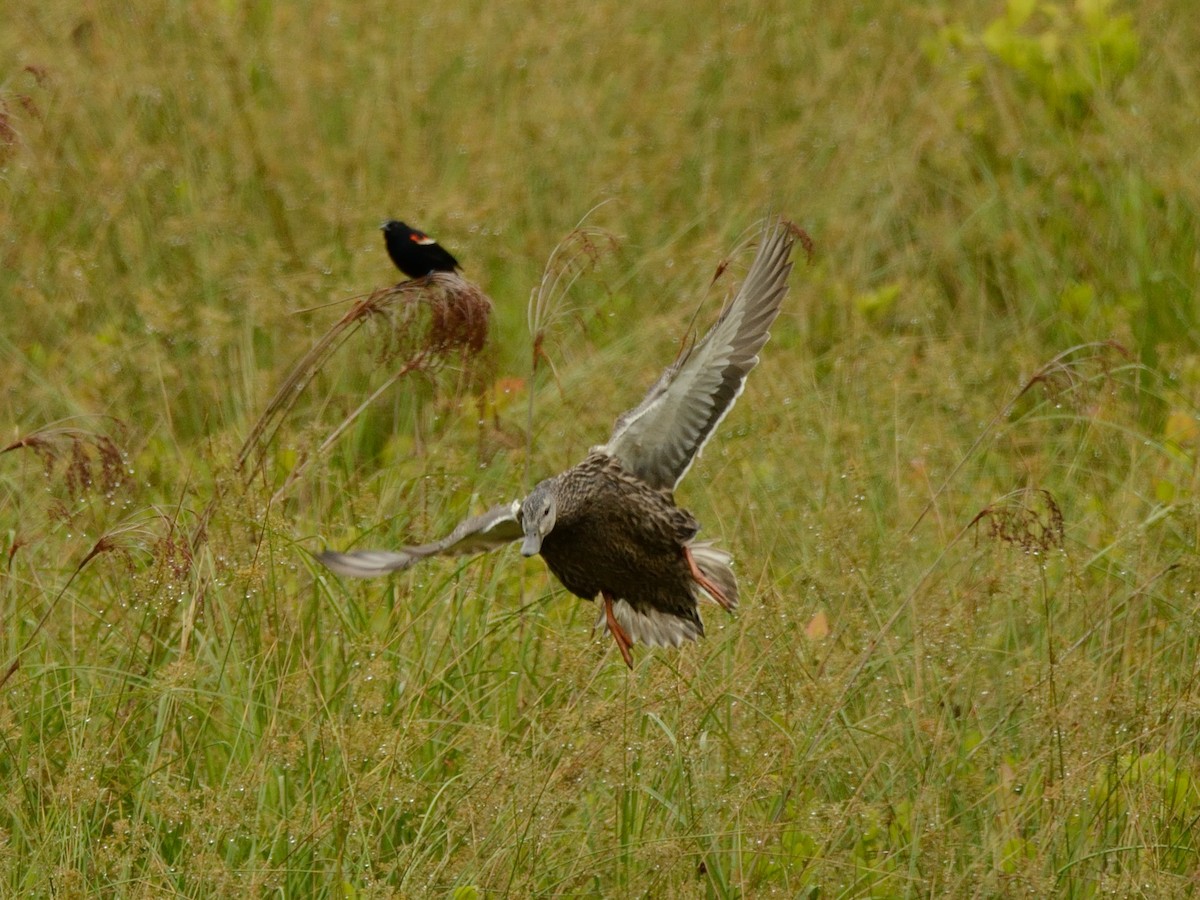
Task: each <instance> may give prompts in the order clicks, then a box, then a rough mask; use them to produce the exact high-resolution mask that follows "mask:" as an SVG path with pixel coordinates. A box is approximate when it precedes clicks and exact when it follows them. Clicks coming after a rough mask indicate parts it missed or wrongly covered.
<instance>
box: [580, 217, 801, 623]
mask: <svg viewBox="0 0 1200 900" xmlns="http://www.w3.org/2000/svg"><path fill="white" fill-rule="evenodd" d="M795 240H796V238H795V235H794V234H793V232H792V227H791V225H789V224H788V223H787V222H784V221H782V220H776V221H775V222H773V223H768V224H767V225H766V226H765V227H764V229H763V238H762V241H761V243H760V244H759V248H758V253H757V255H756V256H755V258H754V262H753V264H752V265H751V266H750V271H749V273H748V274H747V275H746V280H745V281H744V282H743V283H742V286H741V288H740V289H739V290H738V292H737V295H736V296H735V297H734V298H733V300H732V302H730V303H729V305H728V306H727V307H725V309H724V311H723V312H722V313H721V316H720V318H718V319H717V321H716V324H714V325H713V327H712V328H711V329H710V330H709V332H708V334H706V335H705V336H704V337H703V338H702V339H701V340H700V341H699V342H698V343H697V344H696V345H695V346H693V347H692V348H690V349H689V350H688V351H687V352H686V353H684V355H683V356H682V357H681V358H680V359H678V360H677V361H676V362H675V363H674V364H672V365H671V366H670V367H669V368H668V369H667V370H666V371H665V372H663V374H662V376H661V377H660V378H659V379H658V381H657V382H655V384H654V386H653V387H652V388H650V391H649V393H647V394H646V397H645V399H644V400H642V402H641V403H640V404H639V405H638V406H637V407H636V408H634V409H632V410H630V411H629V412H627V413H625V414H624V415H622V416H621V417H620V418H619V419H617V422H616V425H615V427H614V428H613V433H612V436H611V437H610V438H609V439H608V443H607V444H604V445H602V446H600V447H597V448H595V449H597V450H599V451H601V452H604V453H608V454H609V455H611V456H614V457H616V458H617V459H618V460H620V461H621V464H622V465H623V466H624V467H625V468H626V469H628V470H629V471H630V472H632V473H633V474H635V475H637V476H638V477H639V478H641V479H642V480H643V481H645V482H647V483H648V484H650V485H651V486H653V487H656V488H668V489H674V488H675V486H676V485H677V484H678V483H679V481H680V479H681V478H683V476H684V475H685V474H686V473H687V470H688V469H689V468H690V467H691V465H692V462H693V460H695V458H696V457H697V456H698V455H699V454H700V451H701V450H702V449H703V448H704V445H705V444H706V443H707V442H708V439H709V437H711V436H712V433H713V431H714V430H715V429H716V427H717V425H719V424H720V422H721V420H722V419H723V418H725V415H726V414H727V413H728V412H729V410H730V409H731V408H732V407H733V404H734V402H735V401H736V400H737V398H738V396H739V395H740V394H741V392H742V387H743V385H744V384H745V381H746V375H747V374H748V373H749V372H750V370H751V369H753V368H754V366H755V364H756V363H757V362H758V351H759V350H761V349H762V346H763V344H765V343H766V341H767V338H768V337H769V336H770V333H769V332H770V328H771V324H772V323H773V322H774V321H775V317H776V316H777V315H778V314H779V306H780V304H781V303H782V302H783V298H784V296H786V294H787V281H788V274H789V273H790V272H791V269H792V264H791V262H790V256H791V250H792V245H793V244H794V243H795ZM622 624H624V623H622Z"/></svg>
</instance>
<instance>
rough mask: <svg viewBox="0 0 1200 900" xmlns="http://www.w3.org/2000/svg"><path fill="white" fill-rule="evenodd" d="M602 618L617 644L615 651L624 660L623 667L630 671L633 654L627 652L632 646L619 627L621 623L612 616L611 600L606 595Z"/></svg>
mask: <svg viewBox="0 0 1200 900" xmlns="http://www.w3.org/2000/svg"><path fill="white" fill-rule="evenodd" d="M604 617H605V620H606V621H607V622H608V632H609V634H611V635H612V636H613V640H614V641H616V642H617V649H618V650H620V651H621V658H622V659H624V660H625V665H627V666H629V668H631V669H632V668H633V654H631V653H630V652H629V648H630V647H632V646H633V641H631V640H630V639H629V635H627V634H626V633H625V629H624V628H622V627H621V623H620V622H618V621H617V617H616V616H615V615H613V598H612V596H611V595H609V594H607V593H606V594H605V595H604Z"/></svg>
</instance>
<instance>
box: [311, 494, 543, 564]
mask: <svg viewBox="0 0 1200 900" xmlns="http://www.w3.org/2000/svg"><path fill="white" fill-rule="evenodd" d="M520 512H521V502H520V501H519V500H514V501H513V502H512V503H506V504H502V505H500V506H494V507H492V508H491V509H489V510H488V511H487V512H485V513H483V514H482V515H478V516H473V517H472V518H470V519H464V520H463V521H462V522H460V523H459V524H458V526H457V527H456V528H455V529H454V530H453V531H451V532H450V533H449V534H448V535H446V536H445V537H444V538H442V539H441V540H440V541H434V542H433V543H430V544H421V545H420V546H417V547H402V548H401V549H399V550H359V551H357V552H355V553H333V552H331V551H329V550H326V551H325V552H324V553H318V554H317V559H318V560H320V562H321V563H322V564H323V565H324V566H326V567H327V568H329V569H331V570H332V571H334V572H337V573H338V574H339V575H349V576H350V577H352V578H372V577H374V576H376V575H386V574H387V573H388V572H398V571H400V570H401V569H407V568H408V567H409V566H411V565H412V564H413V563H415V562H416V561H417V560H420V559H424V558H425V557H427V556H462V555H464V554H467V553H483V552H485V551H487V550H494V549H496V548H497V547H501V546H503V545H504V544H508V543H511V542H512V541H515V540H516V539H517V538H519V537H522V536H523V534H524V532H523V531H522V529H521V522H520Z"/></svg>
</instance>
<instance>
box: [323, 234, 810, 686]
mask: <svg viewBox="0 0 1200 900" xmlns="http://www.w3.org/2000/svg"><path fill="white" fill-rule="evenodd" d="M795 241H796V231H795V229H794V227H793V226H792V225H790V224H789V223H787V222H784V221H781V220H780V221H774V222H768V223H767V224H766V226H765V227H764V229H763V238H762V241H761V243H760V245H759V248H758V253H757V255H756V256H755V258H754V263H753V264H752V265H751V266H750V272H749V274H747V276H746V280H745V281H744V282H743V283H742V286H741V288H740V289H739V290H738V292H737V295H736V296H735V297H734V298H733V301H732V302H731V303H730V304H729V305H728V306H727V307H726V308H725V309H724V311H723V312H722V313H721V316H720V318H718V319H717V321H716V324H714V325H713V327H712V328H711V329H710V330H709V332H708V334H706V335H705V336H704V338H703V339H702V340H700V341H699V342H698V343H697V344H695V345H694V346H692V347H691V348H690V349H689V350H688V351H687V352H685V353H683V354H682V355H681V356H680V357H679V359H677V360H676V361H675V362H674V363H673V364H671V365H670V366H669V367H668V368H667V370H666V371H665V372H663V374H662V377H661V378H659V379H658V381H657V382H656V383H655V385H654V387H652V388H650V392H649V393H648V394H647V395H646V398H645V399H644V400H643V401H642V402H641V404H640V405H639V406H638V407H637V408H635V409H632V410H630V411H629V412H627V413H625V414H624V415H623V416H621V417H620V418H619V419H617V424H616V426H615V427H614V428H613V433H612V436H611V437H610V438H609V439H608V443H607V444H602V445H601V446H599V447H593V448H592V450H591V452H589V453H588V455H587V457H586V458H585V459H584V460H583V462H581V463H579V464H578V465H577V466H574V467H572V468H570V469H568V470H567V471H565V472H563V473H562V474H560V475H555V476H554V477H552V478H547V479H546V480H545V481H543V482H542V483H541V484H539V485H538V486H537V487H535V488H534V489H533V491H532V492H531V493H530V494H529V496H528V497H526V498H525V500H524V501H520V500H514V501H513V502H512V503H509V504H504V505H501V506H496V507H493V508H492V509H490V510H488V511H487V512H486V513H484V514H483V515H480V516H475V517H473V518H470V519H466V520H465V521H463V522H461V523H460V524H459V525H458V527H457V528H455V529H454V530H453V531H452V532H451V533H450V534H449V535H447V536H446V537H445V538H443V539H442V540H440V541H435V542H434V543H431V544H422V545H421V546H419V547H406V548H404V549H401V550H396V551H372V550H366V551H359V552H357V553H331V552H325V553H322V554H320V555H319V556H318V557H317V559H319V560H320V561H321V562H322V563H324V564H325V565H326V566H328V567H329V568H330V569H332V570H333V571H335V572H337V573H339V574H342V575H352V576H355V577H359V578H368V577H371V576H373V575H382V574H385V573H387V572H394V571H396V570H398V569H406V568H408V567H409V566H410V565H412V564H413V563H414V562H416V561H417V560H419V559H424V558H425V557H427V556H434V555H438V554H447V555H449V554H464V553H475V552H480V551H484V550H491V549H493V548H495V547H499V546H501V545H503V544H507V543H510V542H512V541H515V540H518V539H521V538H523V541H522V544H521V553H522V555H524V556H533V555H534V554H537V553H540V554H541V555H542V558H543V559H545V560H546V565H548V566H549V567H550V571H551V572H553V573H554V575H555V576H556V577H557V578H558V580H559V581H561V582H562V583H563V586H564V587H566V589H567V590H569V591H570V592H571V593H573V594H575V595H576V596H578V597H582V598H583V599H585V600H595V599H596V598H597V597H601V598H603V601H604V606H603V612H602V613H601V616H600V619H598V620H597V625H599V624H600V622H601V621H603V622H604V624H605V626H606V627H607V628H608V631H609V633H610V634H612V636H613V640H615V641H616V644H617V648H618V649H619V650H620V651H621V656H622V658H623V659H624V660H625V664H626V665H627V666H629V667H630V668H633V657H632V656H631V655H630V652H629V648H630V647H631V646H632V645H633V644H634V643H635V642H638V643H643V644H651V645H656V646H660V647H665V646H672V647H678V646H679V645H680V644H682V643H683V641H685V640H689V641H694V640H695V639H696V638H697V637H700V636H702V635H703V634H704V625H703V623H702V622H701V621H700V613H699V611H698V609H697V606H698V603H699V601H700V600H703V599H709V600H712V601H714V602H716V603H718V604H720V605H721V606H723V607H724V608H725V609H727V610H731V611H732V610H733V609H735V608H736V607H737V601H738V592H737V580H736V579H735V578H734V575H733V570H732V569H731V568H730V563H731V558H730V556H729V554H728V553H726V552H725V551H723V550H718V549H717V548H715V547H713V546H712V543H711V542H710V541H697V540H695V538H696V533H697V532H698V531H699V530H700V525H699V523H697V522H696V520H695V519H694V518H693V517H692V514H691V513H689V512H688V511H687V510H684V509H680V508H679V507H678V506H676V505H675V498H674V497H673V495H672V492H673V491H674V489H675V486H676V485H677V484H679V481H680V479H682V478H683V476H684V475H685V474H686V473H687V470H688V468H689V467H690V466H691V464H692V461H693V460H694V459H695V458H696V456H698V455H699V453H700V451H701V450H702V449H703V448H704V445H705V443H707V441H708V439H709V437H710V436H711V435H712V433H713V430H714V429H715V428H716V427H717V425H718V424H719V423H720V421H721V419H723V418H724V417H725V414H726V413H728V412H729V410H730V408H731V407H732V406H733V404H734V401H736V400H737V398H738V395H739V394H741V392H742V386H743V384H744V383H745V380H746V375H747V374H748V373H749V371H750V370H751V369H753V368H754V365H755V363H757V362H758V351H759V350H760V349H762V346H763V344H765V343H766V341H767V338H768V337H769V332H770V328H771V323H772V322H774V321H775V317H776V316H777V315H778V314H779V305H780V303H782V302H783V298H784V296H785V295H786V294H787V280H788V274H789V273H790V272H791V269H792V264H791V261H790V257H791V252H792V245H793V244H794V243H795Z"/></svg>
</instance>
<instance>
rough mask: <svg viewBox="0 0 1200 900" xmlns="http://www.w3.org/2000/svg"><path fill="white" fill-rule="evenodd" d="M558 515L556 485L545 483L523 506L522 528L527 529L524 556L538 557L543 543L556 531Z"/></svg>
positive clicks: (526, 499)
mask: <svg viewBox="0 0 1200 900" xmlns="http://www.w3.org/2000/svg"><path fill="white" fill-rule="evenodd" d="M557 515H558V502H557V501H556V500H555V497H554V483H553V481H543V482H542V483H541V484H539V485H538V486H537V487H535V488H534V489H533V491H532V492H530V494H529V496H528V497H526V498H525V502H524V503H522V504H521V527H522V528H523V529H525V540H524V541H523V542H522V544H521V555H522V556H536V555H537V554H538V553H539V552H540V551H541V549H542V541H543V540H544V539H545V537H546V535H548V534H549V533H550V532H551V531H553V530H554V520H555V518H556V517H557Z"/></svg>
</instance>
